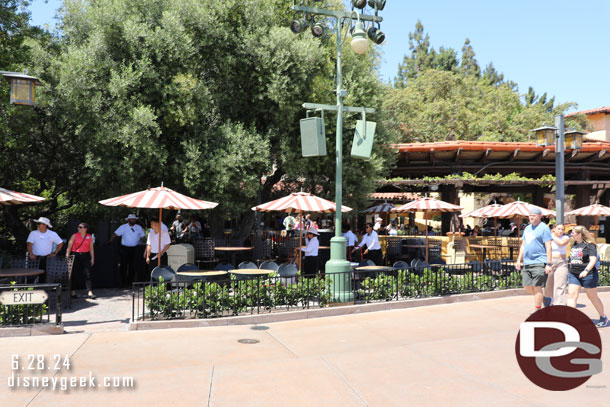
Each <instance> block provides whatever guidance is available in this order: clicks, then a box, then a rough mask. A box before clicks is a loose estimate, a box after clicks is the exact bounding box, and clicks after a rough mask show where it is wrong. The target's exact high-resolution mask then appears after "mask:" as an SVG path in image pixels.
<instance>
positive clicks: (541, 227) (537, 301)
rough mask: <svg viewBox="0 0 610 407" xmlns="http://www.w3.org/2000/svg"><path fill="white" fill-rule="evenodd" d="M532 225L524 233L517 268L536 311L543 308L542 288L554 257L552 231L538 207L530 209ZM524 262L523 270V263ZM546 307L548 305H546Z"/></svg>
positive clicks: (551, 268)
mask: <svg viewBox="0 0 610 407" xmlns="http://www.w3.org/2000/svg"><path fill="white" fill-rule="evenodd" d="M529 220H530V224H529V225H528V226H527V227H526V228H525V230H524V231H523V243H522V244H521V248H520V249H519V256H518V257H517V261H516V263H515V268H516V269H517V270H518V271H519V270H520V271H521V279H522V281H523V288H525V290H526V291H527V292H528V293H530V294H532V295H533V296H534V307H536V310H538V309H540V308H542V302H543V299H544V298H543V294H542V288H543V287H544V285H545V284H546V278H547V275H548V274H549V273H550V272H551V271H552V270H553V267H552V266H551V264H552V262H553V255H552V251H551V241H552V240H553V237H552V236H551V230H550V229H549V227H548V226H547V225H546V223H544V222H542V211H541V210H540V208H538V207H536V206H531V207H530V215H529ZM522 261H523V264H524V266H523V268H522V267H521V262H522ZM545 305H546V304H545Z"/></svg>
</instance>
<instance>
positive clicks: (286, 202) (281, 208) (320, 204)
mask: <svg viewBox="0 0 610 407" xmlns="http://www.w3.org/2000/svg"><path fill="white" fill-rule="evenodd" d="M336 207H337V204H336V203H334V202H331V201H328V200H326V199H323V198H320V197H318V196H315V195H312V194H310V193H308V192H293V193H292V194H290V195H288V196H285V197H283V198H280V199H276V200H275V201H270V202H267V203H264V204H261V205H258V206H255V207H253V208H252V210H253V211H259V212H273V211H278V212H287V213H293V212H318V213H333V212H335V209H336ZM351 210H352V208H349V207H347V206H341V212H349V211H351Z"/></svg>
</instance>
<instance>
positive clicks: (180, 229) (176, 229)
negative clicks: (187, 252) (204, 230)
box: [169, 214, 186, 243]
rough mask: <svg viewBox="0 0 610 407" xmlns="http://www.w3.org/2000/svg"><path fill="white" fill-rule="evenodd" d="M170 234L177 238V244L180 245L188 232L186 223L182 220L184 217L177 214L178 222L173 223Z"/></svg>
mask: <svg viewBox="0 0 610 407" xmlns="http://www.w3.org/2000/svg"><path fill="white" fill-rule="evenodd" d="M169 230H170V233H171V234H172V235H174V236H175V238H176V242H178V243H180V242H182V240H183V239H184V234H185V232H186V222H184V220H183V219H182V215H180V214H177V215H176V220H175V221H174V223H172V227H171V228H170V229H169Z"/></svg>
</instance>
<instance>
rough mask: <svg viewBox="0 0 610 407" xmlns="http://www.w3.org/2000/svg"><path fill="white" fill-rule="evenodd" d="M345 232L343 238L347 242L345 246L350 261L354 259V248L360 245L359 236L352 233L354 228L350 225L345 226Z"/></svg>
mask: <svg viewBox="0 0 610 407" xmlns="http://www.w3.org/2000/svg"><path fill="white" fill-rule="evenodd" d="M343 230H344V231H345V232H344V233H343V235H342V236H343V237H344V238H345V240H347V241H346V242H345V246H346V247H347V255H348V256H347V257H348V259H350V260H351V259H352V249H353V248H354V246H356V244H357V243H358V236H356V234H355V233H354V232H352V228H351V226H350V225H349V224H347V225H343Z"/></svg>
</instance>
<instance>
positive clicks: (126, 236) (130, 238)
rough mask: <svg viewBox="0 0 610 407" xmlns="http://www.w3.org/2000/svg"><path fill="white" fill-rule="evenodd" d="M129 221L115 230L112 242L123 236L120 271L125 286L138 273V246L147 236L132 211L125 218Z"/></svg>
mask: <svg viewBox="0 0 610 407" xmlns="http://www.w3.org/2000/svg"><path fill="white" fill-rule="evenodd" d="M125 220H126V221H127V223H124V224H122V225H121V226H119V227H118V228H117V230H115V231H114V233H113V234H112V237H111V238H110V242H112V241H113V240H114V239H116V238H117V237H119V236H120V237H121V249H120V252H119V253H120V260H119V261H120V271H121V282H122V284H123V286H129V284H131V283H132V282H133V278H134V276H135V273H136V261H138V260H140V258H139V256H137V253H136V248H137V247H138V244H139V243H140V240H141V239H142V238H143V237H146V233H144V229H142V226H140V225H138V224H137V223H136V221H137V220H138V217H137V216H136V215H135V214H134V213H130V214H129V216H127V217H126V218H125Z"/></svg>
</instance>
